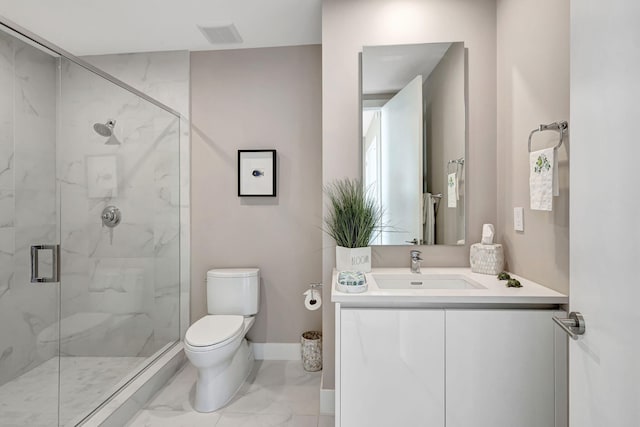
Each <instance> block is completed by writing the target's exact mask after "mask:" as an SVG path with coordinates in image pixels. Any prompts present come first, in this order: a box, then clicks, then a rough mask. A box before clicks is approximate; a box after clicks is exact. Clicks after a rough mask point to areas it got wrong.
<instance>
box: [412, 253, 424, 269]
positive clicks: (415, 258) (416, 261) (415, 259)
mask: <svg viewBox="0 0 640 427" xmlns="http://www.w3.org/2000/svg"><path fill="white" fill-rule="evenodd" d="M421 253H422V252H420V251H416V250H413V251H411V272H412V273H417V274H420V261H422V258H420V254H421Z"/></svg>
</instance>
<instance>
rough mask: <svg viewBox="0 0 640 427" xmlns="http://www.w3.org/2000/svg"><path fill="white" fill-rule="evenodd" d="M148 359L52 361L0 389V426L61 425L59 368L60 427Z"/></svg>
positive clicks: (82, 411)
mask: <svg viewBox="0 0 640 427" xmlns="http://www.w3.org/2000/svg"><path fill="white" fill-rule="evenodd" d="M145 360H146V358H145V357H63V358H61V359H60V361H58V358H53V359H50V360H48V361H46V362H45V363H43V364H41V365H39V366H37V367H36V368H34V369H32V370H30V371H28V372H25V373H24V374H22V375H21V376H20V377H18V378H16V379H14V380H12V381H9V382H8V383H6V384H4V385H2V386H0V425H2V426H3V427H14V426H16V427H17V426H31V427H44V426H46V427H51V426H56V425H58V366H60V393H61V396H62V397H61V399H60V405H61V409H60V425H62V426H64V425H66V424H68V423H69V422H70V421H72V420H74V419H75V418H76V417H78V416H80V415H83V414H84V413H86V412H88V411H89V410H91V409H92V408H94V407H95V406H97V404H99V403H100V402H101V400H102V399H103V398H104V395H105V393H107V392H109V391H110V390H111V388H112V387H113V386H115V385H116V384H117V383H118V382H119V381H120V380H121V379H122V378H123V377H124V376H126V375H127V374H129V373H131V372H133V371H134V369H135V368H136V367H138V366H139V365H141V364H142V363H143V362H144V361H145Z"/></svg>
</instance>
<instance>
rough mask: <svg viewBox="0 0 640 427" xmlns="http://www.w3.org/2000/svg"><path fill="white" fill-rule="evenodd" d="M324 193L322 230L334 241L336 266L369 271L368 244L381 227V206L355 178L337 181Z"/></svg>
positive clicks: (369, 252)
mask: <svg viewBox="0 0 640 427" xmlns="http://www.w3.org/2000/svg"><path fill="white" fill-rule="evenodd" d="M325 193H326V195H327V198H328V205H327V208H328V209H327V213H326V216H325V218H324V223H325V231H326V232H327V234H329V236H331V237H332V238H333V239H334V240H335V241H336V269H337V270H338V271H361V272H365V273H366V272H369V271H371V247H370V246H369V243H370V242H371V240H372V239H373V238H374V237H375V236H376V235H377V233H378V232H379V231H380V229H381V224H380V222H381V219H382V208H381V207H380V206H379V205H378V203H377V202H376V201H375V199H374V198H373V197H371V194H369V192H368V191H366V190H365V189H364V187H363V186H362V184H361V182H360V181H358V180H352V179H348V178H345V179H339V180H336V181H334V182H333V183H331V184H329V185H327V186H326V187H325Z"/></svg>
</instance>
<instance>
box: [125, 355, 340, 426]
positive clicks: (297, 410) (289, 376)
mask: <svg viewBox="0 0 640 427" xmlns="http://www.w3.org/2000/svg"><path fill="white" fill-rule="evenodd" d="M321 375H322V374H321V372H306V371H305V370H304V369H303V368H302V363H301V362H300V361H273V360H270V361H256V363H255V366H254V369H253V370H252V372H251V374H250V375H249V378H248V379H247V380H246V381H245V383H244V384H243V385H242V387H241V388H240V390H239V391H238V393H237V394H236V395H235V396H234V397H233V398H232V400H231V402H229V403H228V404H227V405H226V406H225V407H223V408H221V409H219V410H218V411H216V412H213V413H209V414H200V413H198V412H196V411H195V410H194V409H193V406H192V402H193V397H194V392H195V383H196V379H197V370H196V369H195V368H194V367H193V366H192V365H191V364H190V363H186V364H185V366H184V367H183V369H182V370H181V371H180V372H178V373H177V374H176V376H175V377H174V378H172V380H171V381H169V383H167V385H166V386H165V387H163V388H162V389H161V390H160V391H159V392H158V393H157V394H156V395H155V396H154V398H153V399H152V400H151V401H150V402H149V403H148V404H147V405H146V407H145V408H144V409H143V410H142V411H140V412H139V413H138V414H137V415H136V416H135V417H134V418H133V419H132V420H131V421H130V422H129V424H128V426H130V427H143V426H154V427H155V426H158V427H164V426H176V427H178V426H183V425H184V426H187V425H189V426H200V425H207V426H215V427H228V426H233V427H235V426H238V427H245V426H246V427H263V426H264V427H272V426H282V427H317V426H318V425H321V426H323V427H327V426H332V425H333V417H328V416H324V415H322V416H320V415H319V407H320V378H321ZM320 422H322V424H319V423H320Z"/></svg>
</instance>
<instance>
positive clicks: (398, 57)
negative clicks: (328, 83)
mask: <svg viewBox="0 0 640 427" xmlns="http://www.w3.org/2000/svg"><path fill="white" fill-rule="evenodd" d="M449 46H451V43H424V44H406V45H391V46H365V47H364V48H363V49H362V93H363V94H380V93H393V92H397V91H399V90H400V89H402V88H403V87H405V86H406V85H407V83H409V82H410V81H411V80H413V79H414V78H415V77H416V76H417V75H419V74H421V75H422V78H423V81H424V79H426V78H427V77H429V75H430V74H431V72H432V71H433V69H434V68H435V67H436V65H438V63H439V62H440V60H441V59H442V57H443V56H444V54H445V53H446V52H447V49H449Z"/></svg>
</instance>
